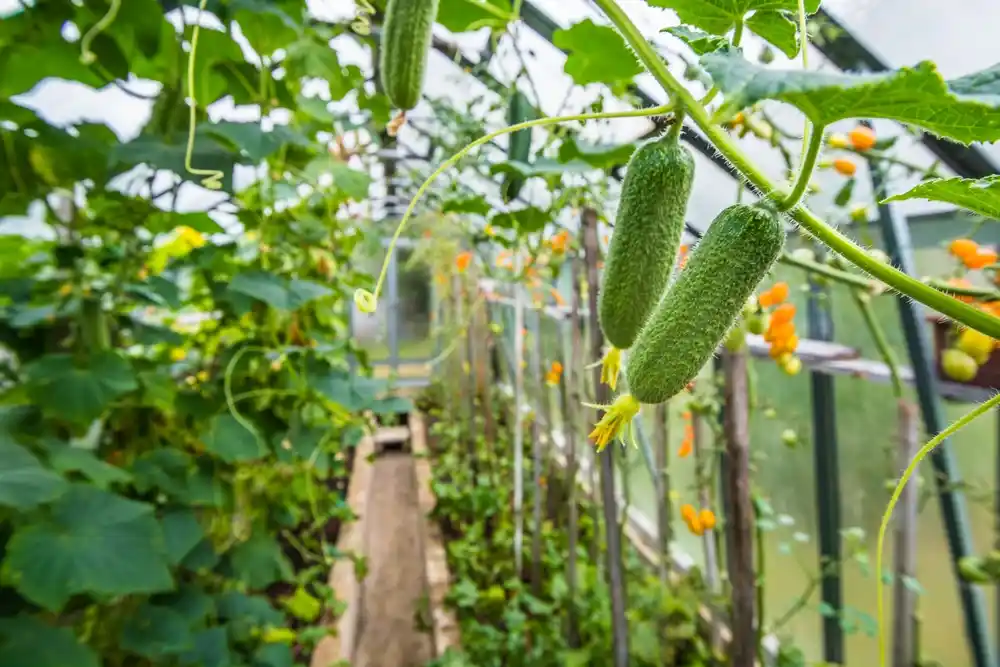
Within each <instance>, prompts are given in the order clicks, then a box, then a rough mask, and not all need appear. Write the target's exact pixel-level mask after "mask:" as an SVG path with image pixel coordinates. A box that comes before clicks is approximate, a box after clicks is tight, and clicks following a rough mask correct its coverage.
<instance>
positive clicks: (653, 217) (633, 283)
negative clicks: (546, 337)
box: [598, 135, 694, 350]
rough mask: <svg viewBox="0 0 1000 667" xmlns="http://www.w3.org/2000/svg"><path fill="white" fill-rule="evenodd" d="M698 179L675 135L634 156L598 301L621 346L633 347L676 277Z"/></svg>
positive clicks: (611, 337)
mask: <svg viewBox="0 0 1000 667" xmlns="http://www.w3.org/2000/svg"><path fill="white" fill-rule="evenodd" d="M693 182H694V157H693V156H692V155H691V151H689V150H688V149H687V148H686V147H685V146H682V145H681V144H680V142H679V141H678V138H677V137H675V136H670V135H665V136H663V137H660V138H658V139H654V140H652V141H650V142H647V143H646V144H644V145H642V146H640V147H639V148H638V149H636V151H635V153H634V154H633V155H632V159H631V160H629V164H628V170H627V171H626V173H625V179H624V181H623V182H622V192H621V199H620V200H619V204H618V215H617V218H616V220H615V232H614V234H612V236H611V243H610V245H609V247H608V256H607V261H606V263H605V268H604V276H603V279H602V285H601V293H600V295H599V304H598V312H599V315H600V322H601V330H602V331H603V332H604V336H605V337H606V338H607V339H608V342H610V343H611V344H612V345H613V346H615V347H616V348H618V349H622V350H624V349H627V348H629V347H631V346H632V344H633V343H634V342H635V339H636V336H638V335H639V331H640V329H641V328H642V325H643V324H644V323H645V322H646V319H647V318H648V317H649V315H650V313H651V312H652V311H653V308H654V307H655V306H656V303H657V302H658V301H659V299H660V297H661V296H662V295H663V291H664V289H665V288H666V286H667V282H668V281H669V280H670V275H671V273H672V272H673V268H674V262H675V261H676V259H677V250H678V248H679V247H680V242H681V234H682V232H683V231H684V215H685V213H686V212H687V203H688V199H689V198H690V196H691V186H692V184H693Z"/></svg>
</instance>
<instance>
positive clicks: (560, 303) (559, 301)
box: [549, 287, 566, 306]
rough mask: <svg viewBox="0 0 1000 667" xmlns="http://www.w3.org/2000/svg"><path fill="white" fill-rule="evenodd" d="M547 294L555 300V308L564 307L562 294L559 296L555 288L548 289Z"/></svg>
mask: <svg viewBox="0 0 1000 667" xmlns="http://www.w3.org/2000/svg"><path fill="white" fill-rule="evenodd" d="M549 294H551V295H552V298H553V299H554V300H555V302H556V305H557V306H565V305H566V299H564V298H563V296H562V294H560V293H559V290H557V289H556V288H555V287H550V288H549Z"/></svg>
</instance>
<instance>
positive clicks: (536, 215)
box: [490, 206, 552, 234]
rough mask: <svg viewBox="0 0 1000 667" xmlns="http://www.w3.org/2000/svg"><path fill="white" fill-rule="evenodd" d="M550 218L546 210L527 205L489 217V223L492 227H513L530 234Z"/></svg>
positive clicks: (543, 226)
mask: <svg viewBox="0 0 1000 667" xmlns="http://www.w3.org/2000/svg"><path fill="white" fill-rule="evenodd" d="M551 219H552V218H551V216H550V215H549V212H548V211H543V210H541V209H540V208H536V207H534V206H528V207H526V208H522V209H519V210H516V211H507V212H506V213H498V214H496V215H494V216H493V217H492V218H490V224H491V225H493V226H494V227H499V228H504V229H514V230H517V231H518V233H521V234H531V233H534V232H539V231H541V230H542V229H544V228H545V225H546V224H547V223H548V222H549V221H550V220H551Z"/></svg>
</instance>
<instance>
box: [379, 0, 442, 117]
mask: <svg viewBox="0 0 1000 667" xmlns="http://www.w3.org/2000/svg"><path fill="white" fill-rule="evenodd" d="M437 11H438V0H389V4H388V6H387V7H386V10H385V24H384V25H383V27H382V45H381V60H380V62H379V69H380V70H381V73H382V88H383V90H385V94H386V95H388V96H389V100H390V101H391V102H392V104H393V105H394V106H395V107H396V108H398V109H402V110H404V111H408V110H410V109H412V108H413V107H415V106H417V102H419V101H420V93H421V91H422V90H423V87H424V70H425V69H427V55H428V53H429V52H430V46H431V37H432V36H433V35H432V29H433V27H434V20H435V19H436V18H437Z"/></svg>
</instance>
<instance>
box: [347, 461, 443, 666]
mask: <svg viewBox="0 0 1000 667" xmlns="http://www.w3.org/2000/svg"><path fill="white" fill-rule="evenodd" d="M371 484H372V485H373V488H372V495H371V499H370V501H369V505H370V507H369V508H368V516H367V517H366V523H367V528H366V530H367V531H368V535H367V536H366V542H367V549H366V552H367V554H368V567H369V571H368V576H367V577H366V579H365V588H364V600H363V601H362V605H361V610H362V615H361V622H360V636H359V638H358V644H357V652H356V654H355V659H354V661H353V665H354V667H423V665H425V664H426V663H427V662H428V661H430V660H431V658H432V657H433V656H432V648H431V638H430V634H429V633H428V631H427V630H426V628H427V621H428V619H427V618H426V616H427V614H428V612H427V599H426V595H425V591H424V586H425V582H424V579H425V574H424V554H423V545H422V542H421V535H420V521H421V517H420V511H419V509H418V506H417V484H416V478H415V476H414V472H413V459H412V458H411V457H410V455H409V454H406V453H402V452H386V453H385V454H383V455H382V456H381V457H379V458H378V459H377V460H376V462H375V469H374V471H373V476H372V480H371Z"/></svg>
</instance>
